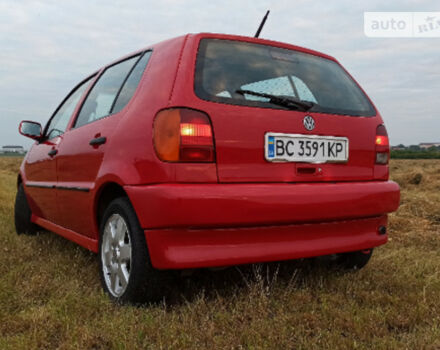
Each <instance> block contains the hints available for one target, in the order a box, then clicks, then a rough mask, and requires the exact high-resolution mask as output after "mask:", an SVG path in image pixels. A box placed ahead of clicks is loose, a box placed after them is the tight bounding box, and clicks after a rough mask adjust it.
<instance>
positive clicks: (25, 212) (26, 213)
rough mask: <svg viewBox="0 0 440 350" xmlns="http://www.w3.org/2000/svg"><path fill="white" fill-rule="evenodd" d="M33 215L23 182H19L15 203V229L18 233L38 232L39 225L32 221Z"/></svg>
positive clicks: (32, 233)
mask: <svg viewBox="0 0 440 350" xmlns="http://www.w3.org/2000/svg"><path fill="white" fill-rule="evenodd" d="M31 217H32V211H31V208H30V207H29V203H28V200H27V198H26V193H25V192H24V187H23V184H19V185H18V189H17V194H16V196H15V205H14V221H15V231H16V232H17V234H19V235H20V234H25V235H35V234H36V233H37V232H38V226H37V225H35V224H34V223H32V221H31Z"/></svg>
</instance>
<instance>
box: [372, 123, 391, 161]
mask: <svg viewBox="0 0 440 350" xmlns="http://www.w3.org/2000/svg"><path fill="white" fill-rule="evenodd" d="M375 142H376V164H381V165H386V164H388V160H389V158H390V157H389V154H390V143H389V140H388V133H387V129H386V128H385V125H379V126H378V127H377V128H376V141H375Z"/></svg>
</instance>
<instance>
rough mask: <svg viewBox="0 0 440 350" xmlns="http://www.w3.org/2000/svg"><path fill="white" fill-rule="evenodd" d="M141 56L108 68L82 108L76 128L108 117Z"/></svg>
mask: <svg viewBox="0 0 440 350" xmlns="http://www.w3.org/2000/svg"><path fill="white" fill-rule="evenodd" d="M138 59H139V55H137V56H134V57H132V58H129V59H127V60H125V61H122V62H120V63H117V64H115V65H113V66H111V67H108V68H107V69H106V70H105V71H104V73H102V75H101V76H100V77H99V78H98V81H97V82H96V83H95V86H93V88H92V90H91V91H90V93H89V95H88V96H87V98H86V100H85V102H84V104H83V105H82V107H81V111H80V112H79V115H78V118H77V119H76V122H75V128H78V127H80V126H82V125H85V124H88V123H90V122H93V121H95V120H98V119H101V118H103V117H106V116H108V115H109V114H110V113H111V108H112V106H113V102H114V101H115V98H116V96H117V94H118V92H119V90H120V88H121V86H122V84H123V83H124V81H125V79H126V77H127V75H128V74H129V72H130V71H131V69H132V67H133V65H134V64H135V63H136V62H137V60H138Z"/></svg>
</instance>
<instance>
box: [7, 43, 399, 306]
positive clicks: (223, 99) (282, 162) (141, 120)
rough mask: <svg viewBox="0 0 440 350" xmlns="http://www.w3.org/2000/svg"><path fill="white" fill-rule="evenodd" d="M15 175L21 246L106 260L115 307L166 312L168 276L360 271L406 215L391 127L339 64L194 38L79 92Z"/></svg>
mask: <svg viewBox="0 0 440 350" xmlns="http://www.w3.org/2000/svg"><path fill="white" fill-rule="evenodd" d="M20 133H21V134H23V135H25V136H28V137H31V138H33V139H35V140H36V142H35V144H34V145H33V146H32V148H31V149H30V151H29V152H28V154H27V156H26V158H25V159H24V161H23V164H22V166H21V169H20V174H19V176H18V182H17V185H18V192H17V198H16V206H15V223H16V229H17V232H18V233H29V234H31V233H34V232H35V231H36V230H37V228H38V226H40V227H43V228H45V229H48V230H50V231H53V232H56V233H58V234H60V235H61V236H63V237H65V238H67V239H70V240H72V241H74V242H76V243H78V244H80V245H81V246H83V247H85V248H87V249H90V250H92V251H93V252H96V253H99V261H100V267H101V268H100V271H101V280H102V285H103V288H104V290H105V291H106V292H107V293H108V294H109V296H110V298H112V299H113V300H116V301H119V302H124V301H127V302H134V301H143V300H154V299H157V298H160V296H161V293H162V287H163V286H164V281H165V279H164V278H163V275H164V273H165V272H164V271H163V270H170V269H188V268H200V267H215V266H228V265H236V264H247V263H255V262H265V261H277V260H288V259H297V258H305V257H313V256H320V255H330V254H336V256H338V257H339V259H340V261H341V262H342V263H343V265H344V266H345V267H349V268H361V267H363V266H364V265H365V264H366V263H367V262H368V260H369V258H370V256H371V253H372V250H373V248H374V247H377V246H379V245H381V244H384V243H385V242H386V241H387V233H386V225H387V213H390V212H392V211H395V210H396V209H397V208H398V205H399V187H398V185H397V184H396V183H394V182H392V181H389V180H388V174H389V169H388V159H389V143H388V136H387V132H386V129H385V127H384V125H383V121H382V118H381V117H380V115H379V113H378V112H377V110H376V109H375V107H374V106H373V104H372V102H371V101H370V100H369V98H368V97H367V96H366V94H365V92H364V91H363V90H362V89H361V88H360V87H359V85H358V84H357V83H356V82H355V81H354V79H353V78H352V77H351V76H350V75H349V74H348V73H347V72H346V71H345V70H344V68H342V66H341V65H340V64H339V63H338V62H337V61H336V60H335V59H334V58H332V57H330V56H327V55H325V54H322V53H319V52H316V51H311V50H308V49H304V48H301V47H297V46H292V45H288V44H284V43H279V42H273V41H268V40H262V39H255V38H249V37H239V36H231V35H218V34H188V35H185V36H181V37H178V38H174V39H171V40H167V41H164V42H162V43H159V44H156V45H154V46H151V47H149V48H147V49H144V50H141V51H139V52H136V53H134V54H131V55H129V56H127V57H125V58H123V59H120V60H118V61H116V62H113V63H111V64H110V65H108V66H106V67H104V68H102V69H100V70H99V71H97V72H96V73H94V74H93V75H91V76H90V77H88V78H86V79H85V80H83V81H82V82H81V83H80V84H79V85H77V86H76V87H75V88H74V89H73V90H72V92H70V94H69V95H68V96H67V97H66V98H65V99H64V101H63V102H62V103H61V104H60V106H59V107H58V108H57V110H56V111H55V113H54V114H53V116H52V117H51V118H50V120H49V122H48V124H47V125H46V127H45V128H44V130H42V128H41V126H40V124H38V123H34V122H29V121H23V122H22V123H21V124H20Z"/></svg>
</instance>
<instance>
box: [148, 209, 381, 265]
mask: <svg viewBox="0 0 440 350" xmlns="http://www.w3.org/2000/svg"><path fill="white" fill-rule="evenodd" d="M386 223H387V217H386V215H384V216H380V217H374V218H368V219H359V220H349V221H335V222H327V223H321V224H300V225H286V226H269V227H266V226H262V227H261V226H260V227H252V228H229V229H200V230H190V229H168V230H167V229H165V230H146V231H145V235H146V237H147V240H148V247H149V252H150V258H151V261H152V264H153V266H154V267H156V268H158V269H185V268H198V267H214V266H228V265H240V264H249V263H255V262H266V261H280V260H290V259H299V258H307V257H312V256H320V255H327V254H334V253H343V252H350V251H355V250H363V249H369V248H373V247H377V246H379V245H382V244H385V243H386V242H387V239H388V236H387V235H386V234H385V235H380V234H379V233H378V228H379V227H380V226H386Z"/></svg>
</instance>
